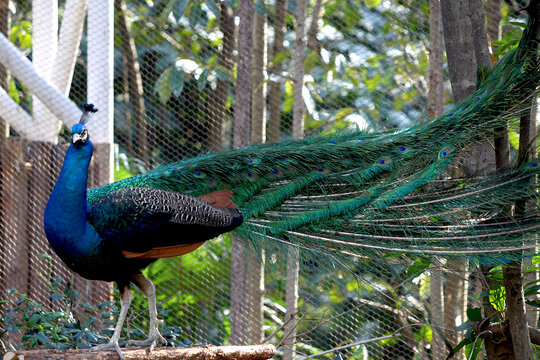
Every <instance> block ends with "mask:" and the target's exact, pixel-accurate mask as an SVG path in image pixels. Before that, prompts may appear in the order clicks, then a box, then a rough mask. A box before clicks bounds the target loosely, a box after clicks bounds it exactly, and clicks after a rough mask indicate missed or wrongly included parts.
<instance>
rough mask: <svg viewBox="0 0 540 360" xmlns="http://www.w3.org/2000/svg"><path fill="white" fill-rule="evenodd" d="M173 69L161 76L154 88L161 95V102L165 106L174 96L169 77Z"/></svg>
mask: <svg viewBox="0 0 540 360" xmlns="http://www.w3.org/2000/svg"><path fill="white" fill-rule="evenodd" d="M172 69H173V68H172V67H170V68H168V69H167V70H165V71H164V72H163V73H162V74H161V75H160V76H159V79H158V80H157V81H156V85H155V87H154V91H155V92H156V93H157V94H158V95H159V100H160V101H161V102H162V103H163V104H165V103H166V102H167V101H169V99H170V97H171V95H172V89H171V86H170V84H169V76H170V74H171V71H172Z"/></svg>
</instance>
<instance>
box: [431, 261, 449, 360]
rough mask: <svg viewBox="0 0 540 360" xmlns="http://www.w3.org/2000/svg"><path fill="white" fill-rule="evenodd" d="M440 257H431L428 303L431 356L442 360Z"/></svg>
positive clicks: (442, 310) (442, 299) (443, 352)
mask: <svg viewBox="0 0 540 360" xmlns="http://www.w3.org/2000/svg"><path fill="white" fill-rule="evenodd" d="M441 268H442V264H441V262H440V259H438V258H433V265H432V267H431V269H430V272H431V278H430V287H429V304H430V312H431V319H430V320H431V333H432V334H433V335H432V337H433V340H432V342H431V358H432V359H433V360H444V359H445V358H446V351H445V347H444V335H445V331H444V310H445V309H444V295H443V294H444V291H443V289H444V287H443V282H444V278H443V272H442V269H441Z"/></svg>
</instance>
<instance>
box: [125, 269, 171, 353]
mask: <svg viewBox="0 0 540 360" xmlns="http://www.w3.org/2000/svg"><path fill="white" fill-rule="evenodd" d="M133 282H134V283H135V284H136V285H137V286H138V287H139V289H141V291H142V293H143V294H144V296H146V297H147V298H148V312H149V314H150V326H149V329H148V339H146V340H130V341H129V342H128V346H129V345H135V346H144V347H146V346H148V347H149V350H150V351H152V350H154V346H156V344H157V343H158V342H160V343H162V344H167V340H165V338H163V336H161V334H160V333H159V330H158V318H157V309H156V287H155V286H154V283H152V281H150V280H148V279H147V278H146V277H145V276H144V275H143V274H137V275H135V276H134V277H133Z"/></svg>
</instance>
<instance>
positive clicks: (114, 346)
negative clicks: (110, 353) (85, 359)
mask: <svg viewBox="0 0 540 360" xmlns="http://www.w3.org/2000/svg"><path fill="white" fill-rule="evenodd" d="M104 350H114V351H116V353H117V354H118V356H119V357H120V360H124V355H122V350H120V346H119V345H118V340H113V339H111V340H110V341H109V342H108V343H105V344H100V345H96V346H94V347H92V348H91V349H90V351H104Z"/></svg>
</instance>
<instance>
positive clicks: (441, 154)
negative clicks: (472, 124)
mask: <svg viewBox="0 0 540 360" xmlns="http://www.w3.org/2000/svg"><path fill="white" fill-rule="evenodd" d="M450 154H452V150H450V149H448V148H444V149H442V150H441V151H439V158H440V159H444V158H446V157H448V156H449V155H450Z"/></svg>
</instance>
